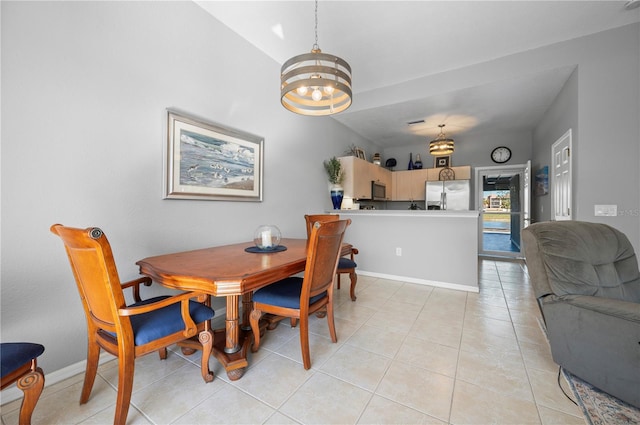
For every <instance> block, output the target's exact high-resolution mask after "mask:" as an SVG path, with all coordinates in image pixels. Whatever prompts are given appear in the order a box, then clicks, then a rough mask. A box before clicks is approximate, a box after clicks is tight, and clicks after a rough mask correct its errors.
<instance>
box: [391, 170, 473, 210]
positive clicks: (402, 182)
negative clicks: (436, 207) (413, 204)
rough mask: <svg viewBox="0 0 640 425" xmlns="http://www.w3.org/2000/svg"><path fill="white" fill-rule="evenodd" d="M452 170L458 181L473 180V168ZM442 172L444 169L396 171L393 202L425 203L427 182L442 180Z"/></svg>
mask: <svg viewBox="0 0 640 425" xmlns="http://www.w3.org/2000/svg"><path fill="white" fill-rule="evenodd" d="M451 168H452V169H453V171H454V172H455V173H456V179H458V180H469V179H471V166H469V165H464V166H460V167H451ZM441 170H442V168H423V169H422V170H406V171H394V172H393V173H392V174H393V177H392V178H393V184H392V186H393V190H392V192H391V194H392V195H391V199H392V200H393V201H424V200H425V190H424V189H425V187H424V186H425V182H426V181H427V180H428V181H434V180H435V181H437V180H440V171H441Z"/></svg>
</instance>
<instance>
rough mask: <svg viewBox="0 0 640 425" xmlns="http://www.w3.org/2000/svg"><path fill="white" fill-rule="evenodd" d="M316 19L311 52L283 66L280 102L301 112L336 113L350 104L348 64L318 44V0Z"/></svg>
mask: <svg viewBox="0 0 640 425" xmlns="http://www.w3.org/2000/svg"><path fill="white" fill-rule="evenodd" d="M315 18H316V26H315V34H316V42H315V44H314V45H313V47H312V49H311V53H304V54H302V55H298V56H294V57H292V58H291V59H289V60H288V61H286V62H285V63H284V64H283V65H282V69H281V70H280V101H281V102H282V106H284V107H285V108H287V109H288V110H290V111H291V112H295V113H297V114H301V115H311V116H323V115H332V114H337V113H338V112H342V111H344V110H346V109H347V108H348V107H349V106H351V98H352V94H351V67H350V66H349V64H348V63H347V62H346V61H345V60H343V59H341V58H339V57H338V56H335V55H330V54H327V53H322V51H321V50H320V47H318V0H316V9H315Z"/></svg>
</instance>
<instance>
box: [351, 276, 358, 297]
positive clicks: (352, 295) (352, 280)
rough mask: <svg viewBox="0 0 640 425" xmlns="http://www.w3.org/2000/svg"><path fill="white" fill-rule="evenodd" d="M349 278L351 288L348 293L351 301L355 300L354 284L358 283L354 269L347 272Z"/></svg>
mask: <svg viewBox="0 0 640 425" xmlns="http://www.w3.org/2000/svg"><path fill="white" fill-rule="evenodd" d="M349 279H351V289H350V290H349V295H351V301H355V300H356V284H357V283H358V275H357V274H356V271H355V270H353V271H351V273H349Z"/></svg>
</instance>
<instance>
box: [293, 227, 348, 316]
mask: <svg viewBox="0 0 640 425" xmlns="http://www.w3.org/2000/svg"><path fill="white" fill-rule="evenodd" d="M349 224H351V220H338V221H332V222H324V223H321V222H315V223H314V225H313V228H312V229H311V236H310V238H309V247H308V249H307V264H306V266H305V272H304V281H303V284H302V295H301V296H302V297H303V299H301V305H303V306H304V305H309V298H310V297H314V296H315V295H318V294H321V293H322V292H324V291H327V290H328V289H329V288H331V287H332V285H333V279H334V278H335V275H336V269H337V268H338V260H339V253H340V250H341V247H342V239H343V237H344V232H345V230H346V228H347V226H348V225H349Z"/></svg>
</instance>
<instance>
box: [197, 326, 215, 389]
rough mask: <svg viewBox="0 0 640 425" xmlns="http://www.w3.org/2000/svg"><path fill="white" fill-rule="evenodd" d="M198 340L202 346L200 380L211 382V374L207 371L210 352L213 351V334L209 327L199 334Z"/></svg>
mask: <svg viewBox="0 0 640 425" xmlns="http://www.w3.org/2000/svg"><path fill="white" fill-rule="evenodd" d="M198 340H199V341H200V344H202V361H201V364H200V369H201V370H202V379H204V382H211V381H213V372H212V371H211V370H210V369H209V357H211V350H212V349H213V332H211V329H209V326H206V327H205V330H203V331H202V332H200V335H198Z"/></svg>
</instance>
